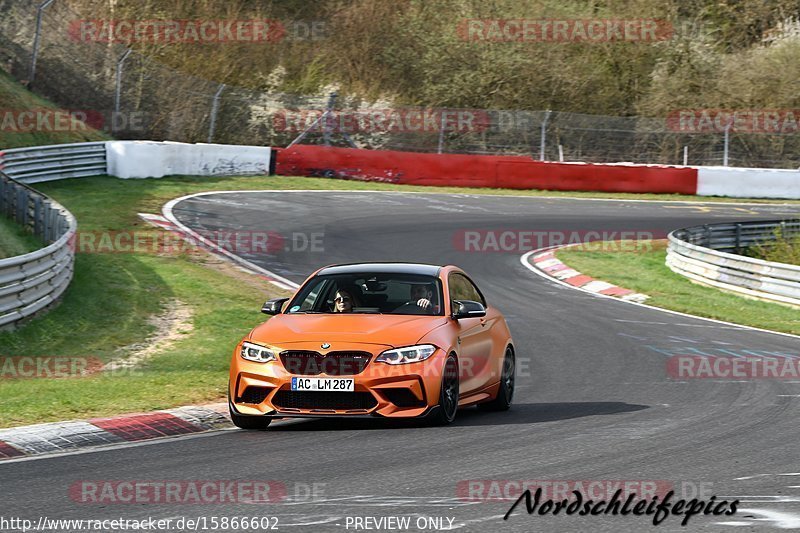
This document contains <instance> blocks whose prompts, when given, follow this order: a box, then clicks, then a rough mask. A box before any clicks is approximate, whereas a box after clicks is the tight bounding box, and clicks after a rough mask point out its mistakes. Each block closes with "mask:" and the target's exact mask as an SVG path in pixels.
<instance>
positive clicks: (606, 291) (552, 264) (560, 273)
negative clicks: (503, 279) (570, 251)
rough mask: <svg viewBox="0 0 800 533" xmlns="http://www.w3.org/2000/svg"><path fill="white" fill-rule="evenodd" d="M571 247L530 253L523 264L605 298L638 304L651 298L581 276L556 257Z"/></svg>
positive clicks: (524, 258)
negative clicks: (558, 253) (564, 249)
mask: <svg viewBox="0 0 800 533" xmlns="http://www.w3.org/2000/svg"><path fill="white" fill-rule="evenodd" d="M571 246H576V245H566V246H555V247H553V248H550V249H546V250H542V251H537V252H533V253H531V252H528V254H525V255H523V256H522V257H523V263H527V264H528V265H529V266H530V268H533V269H536V270H537V271H539V272H542V273H543V274H544V275H545V276H547V277H551V278H555V279H557V280H559V281H561V282H562V283H566V284H568V285H571V286H572V287H576V288H578V289H580V290H583V291H586V292H591V293H594V294H602V295H604V296H611V297H613V298H618V299H620V300H625V301H630V302H637V303H641V302H644V301H645V300H647V298H649V297H648V296H647V295H646V294H641V293H638V292H633V291H632V290H630V289H626V288H624V287H617V286H616V285H612V284H611V283H608V282H606V281H601V280H599V279H595V278H593V277H591V276H587V275H586V274H581V273H580V272H578V271H577V270H575V269H574V268H572V267H570V266H569V265H566V264H564V263H562V262H561V260H560V259H558V258H557V257H556V253H557V252H558V250H561V249H563V248H569V247H571ZM526 256H527V258H526Z"/></svg>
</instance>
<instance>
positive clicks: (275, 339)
mask: <svg viewBox="0 0 800 533" xmlns="http://www.w3.org/2000/svg"><path fill="white" fill-rule="evenodd" d="M446 322H447V320H446V318H445V317H443V316H417V315H366V314H347V315H345V314H325V315H304V314H296V315H276V316H274V317H272V318H270V319H269V320H267V321H266V322H264V323H263V324H261V325H260V326H258V327H256V328H255V329H254V330H253V331H252V332H251V334H250V340H253V341H256V342H263V343H265V344H288V343H293V342H328V343H330V342H351V343H362V344H377V345H382V346H390V347H398V346H409V345H412V344H414V343H416V342H417V341H419V340H420V339H421V338H422V337H423V336H424V335H425V334H426V333H428V332H429V331H431V330H432V329H434V328H437V327H439V326H441V325H443V324H445V323H446Z"/></svg>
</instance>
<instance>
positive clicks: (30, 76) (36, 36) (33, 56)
mask: <svg viewBox="0 0 800 533" xmlns="http://www.w3.org/2000/svg"><path fill="white" fill-rule="evenodd" d="M54 1H55V0H45V1H44V2H42V3H41V4H39V5H38V7H37V8H36V30H35V33H34V35H33V52H32V53H31V67H30V70H29V72H28V87H32V86H33V80H35V79H36V59H37V58H38V57H39V42H40V41H41V38H42V12H43V11H44V10H45V8H46V7H47V6H49V5H50V4H52V3H53V2H54Z"/></svg>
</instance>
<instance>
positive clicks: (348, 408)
mask: <svg viewBox="0 0 800 533" xmlns="http://www.w3.org/2000/svg"><path fill="white" fill-rule="evenodd" d="M317 346H318V345H317ZM362 348H363V346H362ZM375 357H377V353H375V352H373V357H372V360H371V361H370V362H369V363H368V364H367V366H366V367H365V368H364V370H363V371H362V372H360V373H358V374H355V375H336V376H328V375H326V374H319V375H318V376H314V377H321V378H324V377H331V378H352V379H353V380H354V392H316V391H314V392H298V391H291V380H292V377H293V376H299V374H292V373H290V372H288V371H287V370H286V368H285V367H284V366H283V365H282V364H281V362H280V361H279V360H278V361H271V362H269V363H256V362H252V361H247V360H245V359H242V358H241V357H240V356H239V347H238V346H237V349H236V351H235V352H234V355H233V360H232V363H231V371H230V385H229V388H230V390H229V398H230V405H231V409H232V410H233V411H234V412H237V413H239V414H241V415H256V416H257V415H261V416H275V417H327V416H381V417H390V418H413V417H420V416H425V415H427V414H428V413H429V411H430V409H431V408H432V407H433V406H435V405H438V403H439V389H440V386H441V372H442V368H443V366H444V359H445V357H444V352H443V351H442V350H437V351H436V352H435V353H434V354H433V355H432V356H431V357H430V358H428V359H427V360H425V361H422V362H420V363H410V364H405V365H389V364H386V363H376V362H375V361H374V359H375ZM304 377H311V376H304Z"/></svg>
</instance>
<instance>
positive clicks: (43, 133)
mask: <svg viewBox="0 0 800 533" xmlns="http://www.w3.org/2000/svg"><path fill="white" fill-rule="evenodd" d="M42 109H52V110H57V109H59V108H58V106H56V105H54V104H53V103H52V102H49V101H47V100H45V99H44V98H40V97H38V96H36V95H35V94H33V93H32V92H30V91H28V90H27V89H26V88H25V87H23V86H22V85H20V84H19V82H17V81H16V80H14V79H13V78H12V77H11V76H9V75H8V74H6V73H5V72H3V71H2V70H0V113H2V114H3V115H2V116H1V117H0V118H3V119H4V120H3V124H4V126H3V127H0V149H4V148H18V147H22V146H35V145H47V144H61V143H71V142H84V141H105V140H108V139H110V138H111V137H109V136H108V135H107V134H106V133H104V132H102V131H98V130H95V129H93V128H91V127H89V126H85V125H83V124H79V125H77V126H76V127H69V128H66V129H67V130H68V131H55V130H56V129H58V128H56V127H52V126H51V127H43V128H41V129H40V130H36V128H34V130H36V131H30V132H27V131H20V129H19V125H20V122H19V121H17V120H16V119H14V120H13V121H12V122H6V121H7V120H10V118H9V117H16V116H17V112H21V111H26V110H42ZM6 114H8V116H6ZM14 125H16V127H15V126H14ZM22 125H23V126H25V123H23V124H22ZM61 129H62V130H63V129H64V128H63V127H62V128H61Z"/></svg>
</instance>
